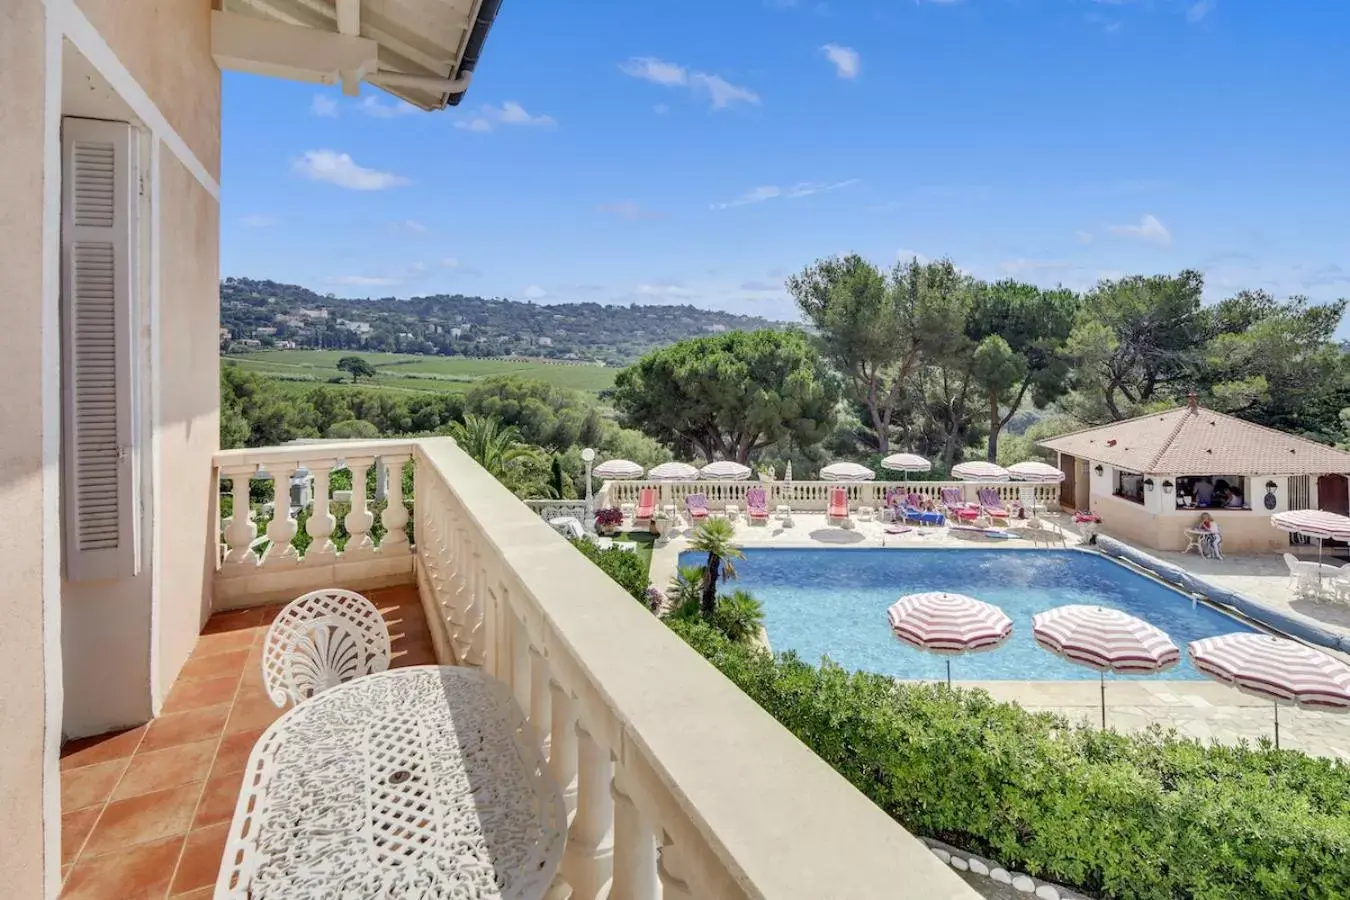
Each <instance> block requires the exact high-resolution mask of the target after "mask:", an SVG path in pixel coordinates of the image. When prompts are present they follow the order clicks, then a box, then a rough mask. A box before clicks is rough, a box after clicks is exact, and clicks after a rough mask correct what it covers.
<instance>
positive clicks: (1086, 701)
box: [651, 513, 1350, 762]
mask: <svg viewBox="0 0 1350 900" xmlns="http://www.w3.org/2000/svg"><path fill="white" fill-rule="evenodd" d="M792 519H793V523H792V525H791V526H790V527H788V526H785V525H784V523H783V522H781V521H779V520H778V519H777V518H774V519H772V520H771V521H770V522H769V523H767V524H765V525H755V526H752V525H750V524H748V523H747V522H746V521H745V520H744V518H741V519H740V520H739V521H737V523H736V540H737V541H738V543H740V545H741V546H743V547H746V548H753V547H782V548H799V547H886V548H893V549H895V550H897V551H898V552H903V550H904V549H906V548H966V549H969V548H998V547H1005V548H1050V549H1064V548H1071V547H1079V546H1083V545H1084V539H1083V537H1082V535H1081V534H1080V533H1079V532H1078V530H1077V529H1076V528H1075V527H1074V526H1073V525H1072V523H1071V521H1070V520H1069V517H1067V516H1063V515H1058V514H1051V515H1047V516H1044V517H1042V518H1041V520H1040V523H1041V527H1040V528H1034V529H1033V528H1028V527H1026V526H1025V524H1024V523H1014V525H1013V527H1012V528H1011V529H1010V530H1011V531H1012V532H1013V533H1014V534H1015V535H1017V536H1016V537H1014V538H1012V539H996V538H987V537H984V536H981V535H977V534H974V533H970V532H959V531H951V530H949V529H946V528H914V529H912V530H911V531H908V532H905V533H903V534H889V533H887V528H889V527H890V526H889V525H887V524H883V523H881V522H878V521H856V520H855V522H854V525H855V527H854V528H853V529H843V528H838V527H835V526H831V525H828V524H827V523H826V521H825V516H824V515H823V514H820V513H814V514H813V513H793V515H792ZM689 533H690V531H689V529H682V530H677V531H675V532H673V533H672V534H671V535H670V536H669V539H668V540H665V541H660V542H658V543H657V544H656V546H655V548H654V549H653V552H652V567H651V580H652V583H653V584H655V585H657V586H658V587H661V588H662V589H664V587H665V585H667V584H669V583H670V581H671V580H672V579H673V578H674V576H675V571H676V569H677V567H678V560H679V555H680V553H682V552H683V551H685V550H687V549H688V546H689V542H688V535H689ZM1104 533H1108V534H1109V532H1104ZM1148 552H1149V553H1151V554H1152V555H1154V556H1156V557H1158V558H1160V559H1164V560H1166V561H1168V562H1170V563H1173V564H1175V565H1178V566H1181V567H1182V568H1184V569H1187V570H1188V571H1190V572H1193V573H1194V574H1196V575H1197V576H1199V577H1201V578H1203V579H1205V580H1207V581H1210V582H1212V583H1213V584H1215V585H1218V586H1220V587H1224V588H1227V589H1229V590H1232V591H1235V592H1237V593H1240V594H1243V595H1245V596H1246V597H1248V598H1250V599H1252V600H1254V601H1256V602H1258V603H1260V604H1262V605H1265V606H1268V607H1269V608H1271V609H1276V610H1279V611H1282V612H1285V613H1290V614H1292V615H1295V616H1299V617H1301V618H1304V619H1306V620H1307V621H1309V622H1311V623H1313V624H1316V625H1318V626H1320V627H1322V628H1325V629H1327V630H1329V631H1333V632H1337V633H1341V634H1345V635H1350V605H1345V604H1338V603H1328V602H1322V603H1317V602H1313V601H1310V600H1302V599H1293V598H1292V597H1291V594H1290V590H1289V586H1290V584H1289V575H1288V570H1287V568H1286V567H1285V565H1284V561H1283V560H1282V559H1281V558H1280V557H1279V556H1278V555H1275V554H1271V555H1269V556H1245V557H1244V556H1229V557H1227V558H1225V559H1223V560H1212V559H1202V558H1200V557H1198V556H1196V555H1195V554H1194V553H1190V554H1181V553H1166V552H1159V551H1148ZM1333 655H1336V656H1338V657H1339V658H1341V659H1343V660H1346V661H1350V657H1347V656H1346V655H1343V654H1333ZM959 683H960V684H961V685H962V686H963V687H978V688H982V689H984V690H986V691H988V692H989V693H990V694H991V695H993V696H994V697H995V698H996V699H998V700H1003V701H1010V702H1016V703H1019V704H1021V705H1022V706H1023V707H1025V708H1027V709H1029V710H1036V711H1050V712H1057V713H1060V714H1062V715H1064V716H1067V717H1068V718H1070V719H1071V720H1074V721H1084V722H1087V723H1089V724H1092V725H1096V724H1098V723H1099V722H1100V721H1101V706H1100V704H1101V694H1100V688H1099V685H1098V683H1097V682H1096V681H1090V680H1089V681H964V682H959ZM1279 715H1280V746H1281V747H1287V748H1294V749H1299V750H1303V751H1304V752H1306V753H1309V754H1313V755H1317V756H1326V757H1331V758H1333V759H1340V760H1343V761H1346V762H1350V713H1347V714H1339V713H1330V712H1311V711H1308V710H1302V709H1293V708H1290V707H1281V709H1280V713H1279ZM1273 721H1274V710H1273V707H1272V704H1271V703H1270V702H1269V701H1266V700H1261V699H1259V698H1256V697H1251V696H1248V695H1246V694H1243V693H1242V692H1240V691H1237V690H1235V689H1233V688H1229V687H1225V686H1224V685H1221V684H1218V683H1215V682H1210V681H1168V680H1162V679H1160V680H1156V681H1154V680H1148V681H1129V682H1113V681H1112V680H1111V679H1110V677H1108V678H1107V685H1106V723H1107V726H1108V727H1110V728H1115V729H1117V730H1119V731H1137V730H1142V729H1144V728H1147V727H1148V726H1150V725H1153V724H1157V725H1161V726H1163V727H1164V728H1174V729H1176V730H1177V732H1179V733H1180V734H1182V735H1185V736H1187V737H1191V738H1195V739H1197V740H1201V741H1206V742H1208V741H1218V742H1220V743H1225V744H1235V743H1238V742H1239V741H1243V740H1246V741H1252V742H1254V741H1256V740H1258V739H1260V738H1262V737H1270V736H1271V735H1272V733H1273Z"/></svg>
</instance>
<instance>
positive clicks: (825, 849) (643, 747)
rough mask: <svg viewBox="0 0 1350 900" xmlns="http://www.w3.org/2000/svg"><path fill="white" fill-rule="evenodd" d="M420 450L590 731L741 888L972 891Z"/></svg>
mask: <svg viewBox="0 0 1350 900" xmlns="http://www.w3.org/2000/svg"><path fill="white" fill-rule="evenodd" d="M417 448H418V449H417V452H418V458H419V464H420V463H426V464H427V465H429V466H430V467H432V468H433V469H434V470H435V471H436V472H438V474H439V475H440V477H441V478H442V479H443V480H444V483H445V484H446V485H448V486H449V487H450V489H451V490H452V491H454V493H455V494H456V495H457V497H458V499H459V500H460V501H461V502H462V503H463V506H464V508H465V510H466V514H467V516H468V518H469V519H470V520H471V521H472V523H473V525H474V526H475V528H476V530H477V531H479V533H480V534H481V536H482V538H483V540H484V541H485V542H486V543H487V544H488V545H489V547H490V548H491V549H492V550H494V551H495V553H494V554H489V558H490V562H489V565H490V566H500V567H502V568H503V569H505V570H509V572H510V573H511V577H503V582H504V583H505V584H506V585H508V588H507V589H508V591H509V594H510V596H509V603H510V605H511V607H512V609H513V611H514V612H515V613H516V614H517V615H518V616H520V617H522V618H523V619H524V620H525V625H526V628H527V629H528V630H529V632H530V636H531V643H533V644H535V645H536V646H538V647H540V648H542V650H543V652H544V655H545V656H546V658H547V660H548V664H549V666H550V667H551V668H552V669H553V671H555V672H557V673H558V674H559V676H560V678H562V679H563V680H564V681H565V682H566V683H567V684H568V685H569V686H570V687H571V688H572V689H573V690H574V691H575V692H576V693H577V695H578V700H579V702H580V703H581V707H582V710H583V720H584V721H586V722H587V725H588V727H592V728H597V729H600V732H599V733H597V738H599V739H600V740H602V741H603V742H604V743H605V744H606V745H608V746H609V747H610V748H611V749H612V750H613V751H614V753H615V754H616V756H618V757H619V759H620V762H621V764H622V765H623V767H624V770H625V772H628V773H631V774H632V775H633V776H634V778H635V781H636V785H635V787H636V788H637V789H638V790H644V785H645V786H646V788H645V790H648V791H650V793H651V794H652V795H655V794H657V793H658V792H657V791H656V790H655V788H656V787H658V786H659V788H660V790H659V794H660V795H661V796H663V797H666V798H673V800H674V802H676V803H678V804H679V807H680V811H681V814H682V817H683V818H684V819H686V820H687V821H688V822H689V823H690V825H691V826H692V827H694V828H696V829H697V830H698V832H699V834H700V836H701V837H702V839H703V841H704V842H705V843H706V845H707V846H709V847H711V848H712V851H713V852H714V853H715V854H716V856H717V861H718V865H719V867H720V868H722V869H724V870H725V871H726V872H727V873H728V874H729V876H730V878H731V880H733V881H734V882H735V883H736V884H737V885H738V886H739V888H740V889H741V890H742V891H743V892H744V894H745V895H746V896H749V897H764V898H775V900H788V898H793V900H796V898H800V900H821V898H828V897H840V898H842V897H848V898H851V900H868V898H878V900H879V898H883V897H884V898H897V897H916V898H917V897H922V898H925V900H944V898H957V897H960V898H970V897H974V896H976V895H975V894H974V893H973V891H972V890H971V889H970V888H968V887H967V886H966V885H965V884H964V883H963V882H962V881H961V880H960V879H959V878H958V877H957V876H955V875H953V874H952V873H951V871H950V870H949V869H947V867H946V866H944V865H942V863H941V862H940V861H939V860H938V859H937V858H936V857H935V856H933V854H932V853H930V852H929V851H928V850H927V848H925V847H924V846H923V844H921V843H920V842H919V841H918V840H916V839H915V838H914V837H913V836H912V835H910V834H909V833H908V832H906V831H905V830H904V829H902V828H901V827H900V826H899V825H897V824H896V823H895V822H894V821H892V820H891V819H890V818H889V817H888V816H887V815H886V814H885V813H884V812H882V811H881V810H880V809H879V808H877V807H876V806H875V805H873V804H872V803H871V801H869V800H868V799H867V798H866V797H864V796H863V795H862V794H861V793H859V792H858V791H857V790H855V789H854V788H853V786H852V785H850V784H849V783H848V782H847V781H846V780H845V779H844V778H843V777H842V776H840V775H839V774H838V773H836V772H835V771H834V770H833V769H831V768H830V767H829V766H828V765H826V764H825V763H824V762H823V761H821V760H820V759H819V758H818V757H817V756H816V755H815V754H814V753H812V752H811V750H810V749H809V748H807V747H806V745H804V744H802V743H801V742H800V741H798V740H797V739H796V738H795V737H794V736H793V735H792V734H790V733H789V732H788V731H787V730H786V729H784V728H783V727H782V726H781V725H779V724H778V722H776V721H775V720H774V719H773V718H772V717H771V716H770V715H769V714H768V713H766V712H765V711H764V710H762V709H761V708H760V707H759V706H758V705H757V704H756V703H755V702H754V701H752V700H751V699H750V698H749V697H747V696H746V695H745V694H744V693H742V692H741V691H740V690H739V689H738V688H736V687H735V685H733V684H732V683H731V682H730V681H728V680H727V679H726V678H725V677H724V676H723V675H722V674H721V673H720V672H718V671H717V670H716V669H715V668H714V667H713V666H712V665H711V664H709V663H708V662H707V661H706V660H704V659H703V658H702V657H701V656H699V655H698V654H697V653H696V652H695V651H694V650H693V649H692V648H690V647H689V646H688V645H686V644H685V643H684V642H683V641H681V640H680V639H679V638H678V637H677V636H676V635H675V634H674V633H673V632H671V631H670V630H669V629H667V628H666V627H665V626H664V625H662V624H661V623H660V621H659V620H657V619H656V618H654V617H653V616H652V614H651V613H650V612H648V611H647V610H646V609H645V608H644V607H643V606H642V605H641V604H638V603H636V602H634V600H633V598H632V597H630V596H628V594H627V593H625V592H624V591H623V590H622V589H621V588H619V587H618V585H616V584H615V583H614V582H613V581H611V580H610V579H609V578H607V577H606V576H605V575H604V574H603V573H602V572H601V571H600V570H599V569H597V568H596V567H595V566H594V565H593V564H592V563H591V562H589V561H588V560H587V559H586V558H585V557H583V556H582V555H581V554H579V553H577V552H576V551H575V550H574V549H573V548H572V547H570V546H569V545H568V544H567V543H566V542H565V541H564V540H563V539H562V538H560V537H559V536H558V535H557V534H556V533H555V532H554V531H553V530H552V529H551V528H549V527H548V525H546V524H545V523H544V522H543V521H542V520H541V519H540V518H539V517H538V515H537V514H536V513H535V512H534V511H532V510H531V509H530V508H529V507H527V506H526V505H525V504H522V503H520V502H519V501H518V500H517V499H516V498H515V497H514V496H513V495H512V494H511V493H510V492H509V491H507V490H506V489H505V488H504V487H503V486H502V485H501V484H500V483H498V482H497V481H496V479H494V478H493V477H492V476H491V475H489V474H488V473H487V472H486V471H485V470H483V469H482V468H481V467H480V466H478V465H477V464H475V463H474V462H473V461H472V460H471V459H470V458H469V457H468V456H467V455H466V454H465V453H464V452H463V451H462V450H460V448H458V447H457V446H456V445H455V444H454V443H453V442H448V441H439V440H435V441H433V440H428V441H423V442H418V443H417ZM494 556H495V558H491V557H494Z"/></svg>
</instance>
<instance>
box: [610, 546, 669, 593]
mask: <svg viewBox="0 0 1350 900" xmlns="http://www.w3.org/2000/svg"><path fill="white" fill-rule="evenodd" d="M614 540H616V541H633V542H634V543H636V544H637V550H636V551H635V552H636V553H637V555H638V559H641V560H642V565H643V566H644V567H645V568H646V570H647V577H648V578H651V572H652V546H653V545H654V544H655V543H656V535H654V534H652V533H651V532H650V531H620V532H619V533H618V534H616V535H615V536H614ZM657 587H659V588H661V590H663V591H664V590H665V586H664V585H659V584H658V585H657Z"/></svg>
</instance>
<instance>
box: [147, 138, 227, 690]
mask: <svg viewBox="0 0 1350 900" xmlns="http://www.w3.org/2000/svg"><path fill="white" fill-rule="evenodd" d="M160 159H161V162H160V173H159V180H160V194H161V197H162V199H161V204H160V219H161V228H162V236H161V242H162V251H163V252H162V253H161V255H160V294H161V296H162V298H163V299H162V301H161V305H160V306H161V308H160V336H161V340H160V351H159V353H160V359H159V361H160V367H161V370H162V372H163V373H164V376H163V378H162V379H161V381H160V382H159V384H160V390H161V397H160V404H159V405H160V427H159V429H158V433H157V436H156V439H157V441H158V444H159V447H158V451H159V457H160V460H161V464H160V478H159V485H160V489H159V498H160V499H159V502H158V503H157V510H156V519H157V520H158V523H159V534H160V539H159V544H160V546H159V560H160V565H159V572H158V576H159V578H158V587H157V605H158V613H159V645H158V648H157V649H158V660H157V675H158V679H157V681H158V685H159V688H160V692H161V694H162V693H163V692H164V691H167V690H168V688H169V687H170V686H172V684H173V680H174V678H175V677H176V676H177V675H178V670H179V669H180V668H182V665H183V662H184V660H186V659H187V656H188V653H190V652H191V650H192V645H193V643H194V642H195V641H196V638H197V634H198V632H200V631H201V627H202V625H203V623H204V622H205V621H206V617H207V616H208V615H209V614H210V609H211V582H212V577H213V575H214V573H215V547H216V544H217V541H216V538H215V533H216V524H215V523H216V521H217V520H216V513H217V510H216V505H215V504H216V494H217V491H216V490H215V486H214V484H213V482H212V468H211V458H212V456H213V455H214V454H215V452H216V450H217V449H219V447H220V375H219V363H218V361H219V358H220V349H219V341H218V338H217V334H218V329H219V328H220V287H219V284H220V282H219V276H220V268H219V248H220V216H219V205H218V204H217V202H216V200H215V198H213V197H212V196H211V195H210V194H209V193H207V192H206V190H205V189H204V188H203V187H202V186H201V184H199V183H198V182H197V180H196V179H195V178H193V177H192V173H190V172H189V171H188V170H187V168H186V167H184V165H183V164H182V163H181V162H180V161H179V160H178V159H176V158H175V157H173V156H172V155H170V154H167V153H161V154H160Z"/></svg>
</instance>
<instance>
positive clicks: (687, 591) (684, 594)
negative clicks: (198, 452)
mask: <svg viewBox="0 0 1350 900" xmlns="http://www.w3.org/2000/svg"><path fill="white" fill-rule="evenodd" d="M227 499H228V498H227ZM702 593H703V567H702V566H680V570H679V571H678V572H676V573H675V577H674V578H673V579H671V582H670V586H669V587H667V588H666V599H667V601H668V602H669V604H670V609H672V610H678V609H683V608H685V607H689V606H692V607H694V608H698V605H699V598H700V596H701V595H702Z"/></svg>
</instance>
